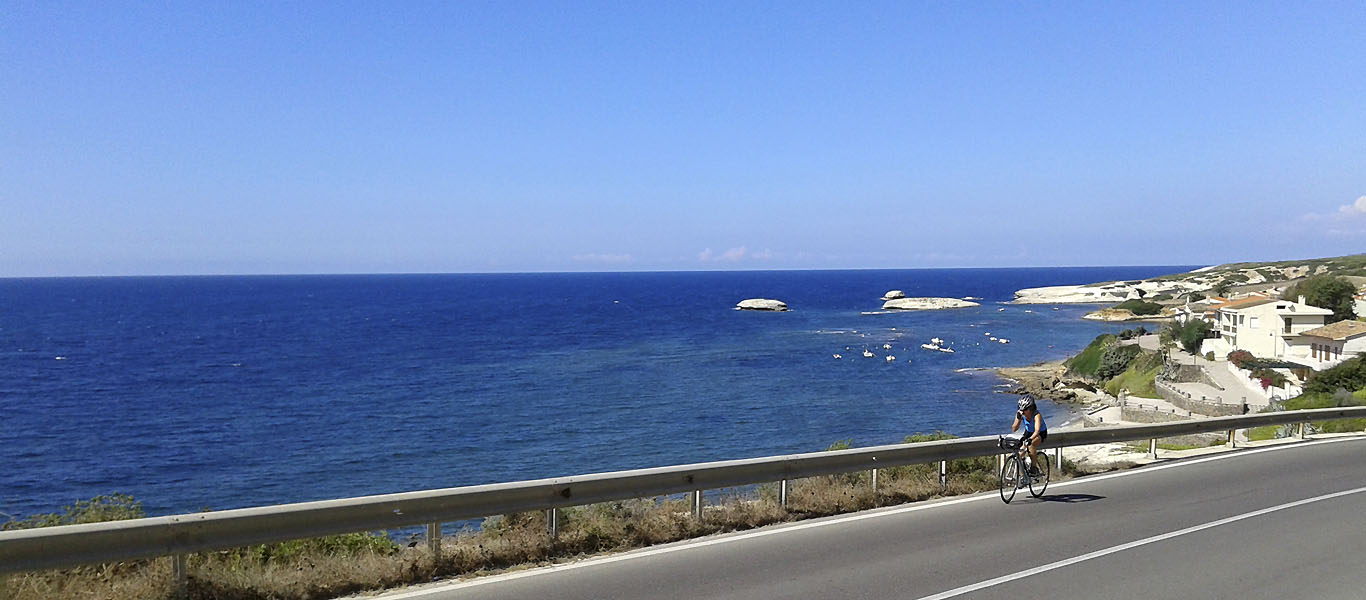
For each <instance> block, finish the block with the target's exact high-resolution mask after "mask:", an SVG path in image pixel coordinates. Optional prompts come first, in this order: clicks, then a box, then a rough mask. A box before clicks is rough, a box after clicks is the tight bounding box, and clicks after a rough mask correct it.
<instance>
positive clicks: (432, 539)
mask: <svg viewBox="0 0 1366 600" xmlns="http://www.w3.org/2000/svg"><path fill="white" fill-rule="evenodd" d="M427 549H428V550H430V551H431V553H432V560H434V561H440V560H441V524H440V523H428V524H427Z"/></svg>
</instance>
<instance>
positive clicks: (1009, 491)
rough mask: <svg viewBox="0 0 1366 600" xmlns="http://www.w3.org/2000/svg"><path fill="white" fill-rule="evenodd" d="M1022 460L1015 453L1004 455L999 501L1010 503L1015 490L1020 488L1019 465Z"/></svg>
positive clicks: (1013, 497)
mask: <svg viewBox="0 0 1366 600" xmlns="http://www.w3.org/2000/svg"><path fill="white" fill-rule="evenodd" d="M1022 462H1023V461H1021V460H1020V457H1019V456H1017V455H1010V454H1008V455H1006V461H1005V465H1004V466H1002V467H1001V501H1003V502H1005V503H1006V504H1010V501H1011V500H1014V499H1015V490H1018V489H1020V465H1021V463H1022Z"/></svg>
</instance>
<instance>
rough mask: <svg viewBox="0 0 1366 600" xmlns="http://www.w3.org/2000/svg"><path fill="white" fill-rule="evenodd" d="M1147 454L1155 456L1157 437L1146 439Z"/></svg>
mask: <svg viewBox="0 0 1366 600" xmlns="http://www.w3.org/2000/svg"><path fill="white" fill-rule="evenodd" d="M1148 456H1151V457H1153V458H1157V438H1153V439H1151V440H1148Z"/></svg>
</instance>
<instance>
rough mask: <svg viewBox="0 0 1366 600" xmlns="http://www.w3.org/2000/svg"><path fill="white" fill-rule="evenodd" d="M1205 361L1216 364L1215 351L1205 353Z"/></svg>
mask: <svg viewBox="0 0 1366 600" xmlns="http://www.w3.org/2000/svg"><path fill="white" fill-rule="evenodd" d="M1205 360H1207V361H1210V362H1214V351H1213V350H1211V351H1209V352H1206V353H1205Z"/></svg>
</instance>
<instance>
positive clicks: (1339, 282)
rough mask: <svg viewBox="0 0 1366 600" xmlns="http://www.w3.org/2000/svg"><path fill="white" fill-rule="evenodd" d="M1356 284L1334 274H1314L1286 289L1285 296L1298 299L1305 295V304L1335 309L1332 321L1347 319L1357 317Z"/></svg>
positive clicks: (1288, 298)
mask: <svg viewBox="0 0 1366 600" xmlns="http://www.w3.org/2000/svg"><path fill="white" fill-rule="evenodd" d="M1356 291H1357V289H1356V286H1354V285H1352V284H1351V282H1349V281H1347V280H1346V279H1343V278H1341V277H1335V276H1333V275H1326V274H1325V275H1314V276H1312V277H1310V278H1308V279H1305V280H1304V281H1301V282H1299V283H1297V284H1295V285H1294V286H1293V287H1291V288H1290V289H1288V290H1286V292H1285V294H1283V295H1282V297H1283V298H1285V299H1287V300H1298V299H1299V297H1300V296H1304V302H1305V304H1308V305H1310V306H1317V307H1319V308H1326V309H1328V310H1331V311H1333V317H1332V321H1333V322H1337V321H1345V320H1350V319H1355V318H1357V315H1356V312H1355V311H1354V310H1353V304H1352V296H1353V295H1355V294H1356Z"/></svg>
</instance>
